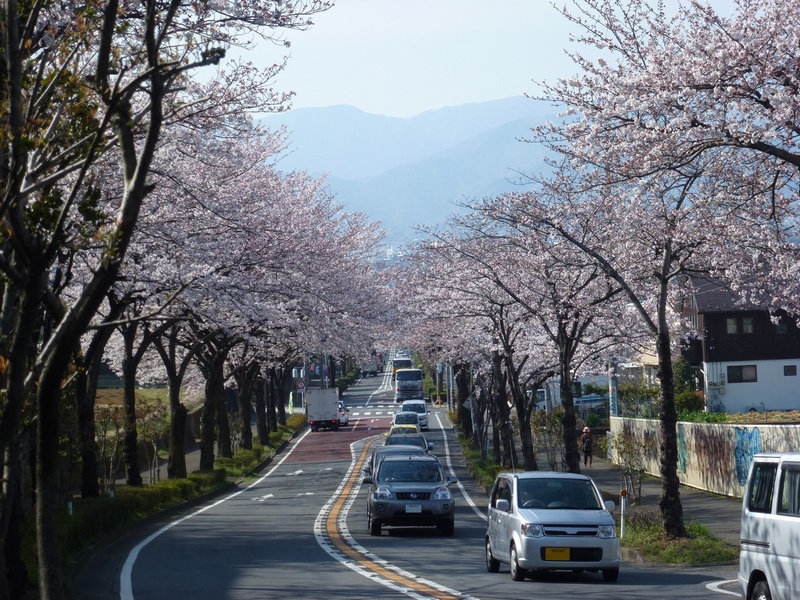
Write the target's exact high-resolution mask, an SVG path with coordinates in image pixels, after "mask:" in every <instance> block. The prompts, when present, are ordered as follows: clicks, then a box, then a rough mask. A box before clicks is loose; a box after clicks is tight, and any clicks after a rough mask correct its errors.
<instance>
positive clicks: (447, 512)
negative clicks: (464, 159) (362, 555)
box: [364, 456, 455, 536]
mask: <svg viewBox="0 0 800 600" xmlns="http://www.w3.org/2000/svg"><path fill="white" fill-rule="evenodd" d="M377 469H378V471H377V473H373V474H372V475H367V476H366V477H364V483H368V484H370V488H369V493H368V495H367V517H368V524H369V533H370V535H380V534H381V527H383V526H384V525H397V526H405V527H423V526H436V528H437V529H439V531H441V532H442V534H443V535H447V536H450V535H453V532H454V531H455V498H454V497H453V494H452V493H451V492H450V485H451V484H452V483H453V482H454V481H455V479H454V478H452V477H445V474H444V471H443V469H442V465H441V464H440V463H439V460H438V459H437V458H436V457H435V456H386V457H384V458H383V460H381V461H380V463H379V464H378V465H377Z"/></svg>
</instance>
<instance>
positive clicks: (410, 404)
mask: <svg viewBox="0 0 800 600" xmlns="http://www.w3.org/2000/svg"><path fill="white" fill-rule="evenodd" d="M400 410H401V411H402V412H406V411H414V412H415V413H417V414H418V415H419V428H420V429H421V430H422V431H428V413H429V412H430V411H429V410H428V403H427V402H425V400H406V401H405V402H403V405H402V406H401V407H400Z"/></svg>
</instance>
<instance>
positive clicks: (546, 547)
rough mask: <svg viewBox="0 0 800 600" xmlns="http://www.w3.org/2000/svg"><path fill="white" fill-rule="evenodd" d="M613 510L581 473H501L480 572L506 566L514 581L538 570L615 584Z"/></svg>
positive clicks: (616, 558) (616, 559) (491, 502)
mask: <svg viewBox="0 0 800 600" xmlns="http://www.w3.org/2000/svg"><path fill="white" fill-rule="evenodd" d="M614 508H615V504H614V502H612V501H610V500H609V501H606V502H605V503H604V502H603V497H602V496H601V494H600V490H599V489H598V488H597V486H596V485H595V483H594V481H592V479H591V478H589V477H587V476H586V475H579V474H577V473H561V472H555V471H529V472H524V473H501V474H500V475H498V476H497V478H496V479H495V481H494V485H493V486H492V493H491V496H490V497H489V511H488V526H487V530H486V538H485V544H486V569H487V570H488V571H489V572H491V573H496V572H497V571H498V570H499V568H500V563H501V562H503V563H508V564H509V565H510V567H511V578H512V579H513V580H514V581H522V580H524V579H525V577H526V576H527V575H528V574H529V573H530V572H534V573H536V572H544V571H600V572H601V573H602V574H603V579H604V580H605V581H616V580H617V577H618V576H619V563H620V551H619V538H617V531H616V526H615V525H614V518H613V517H612V516H611V511H613V510H614Z"/></svg>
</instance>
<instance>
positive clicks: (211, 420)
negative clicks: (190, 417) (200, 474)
mask: <svg viewBox="0 0 800 600" xmlns="http://www.w3.org/2000/svg"><path fill="white" fill-rule="evenodd" d="M224 362H225V361H224V359H222V360H220V359H219V353H216V354H215V355H214V356H213V357H212V358H211V360H210V361H209V362H208V364H207V372H206V385H205V388H206V397H205V401H204V402H203V416H202V418H201V420H200V470H201V471H213V470H214V443H215V442H216V438H217V419H218V417H219V410H218V409H219V406H220V405H221V404H222V405H224V403H225V389H224V381H223V377H224V375H223V371H222V366H223V364H224ZM224 412H225V411H224V410H223V413H224ZM225 418H226V419H227V413H226V414H225Z"/></svg>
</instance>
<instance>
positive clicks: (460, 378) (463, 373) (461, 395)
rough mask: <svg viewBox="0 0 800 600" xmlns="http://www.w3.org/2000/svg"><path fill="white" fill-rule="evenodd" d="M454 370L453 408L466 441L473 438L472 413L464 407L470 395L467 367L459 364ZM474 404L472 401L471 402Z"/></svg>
mask: <svg viewBox="0 0 800 600" xmlns="http://www.w3.org/2000/svg"><path fill="white" fill-rule="evenodd" d="M455 369H456V377H455V379H456V397H455V403H456V405H455V407H454V409H455V410H456V412H457V414H458V424H459V427H460V429H461V432H462V433H463V435H464V437H465V438H467V439H470V438H474V437H475V431H474V429H473V427H472V413H471V411H470V410H469V409H468V408H467V406H466V401H467V398H469V395H470V381H469V376H470V373H469V369H468V367H467V365H464V364H461V365H457V366H456V367H455ZM473 402H474V400H473Z"/></svg>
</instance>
